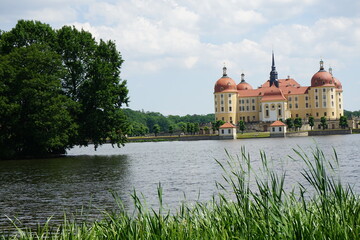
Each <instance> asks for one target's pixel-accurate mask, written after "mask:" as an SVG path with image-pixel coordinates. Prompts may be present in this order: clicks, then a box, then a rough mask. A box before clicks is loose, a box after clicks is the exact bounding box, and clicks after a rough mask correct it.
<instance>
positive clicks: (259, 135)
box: [236, 132, 270, 139]
mask: <svg viewBox="0 0 360 240" xmlns="http://www.w3.org/2000/svg"><path fill="white" fill-rule="evenodd" d="M266 137H270V132H244V133H238V134H237V135H236V138H237V139H242V138H266Z"/></svg>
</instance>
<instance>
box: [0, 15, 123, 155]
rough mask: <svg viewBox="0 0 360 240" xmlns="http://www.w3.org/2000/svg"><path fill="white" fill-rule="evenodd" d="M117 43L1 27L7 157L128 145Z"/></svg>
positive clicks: (1, 131)
mask: <svg viewBox="0 0 360 240" xmlns="http://www.w3.org/2000/svg"><path fill="white" fill-rule="evenodd" d="M122 62H123V60H122V57H121V55H120V53H119V52H118V51H117V49H116V46H115V43H114V42H113V41H103V40H101V39H100V41H96V40H95V39H94V37H93V36H92V35H91V34H90V33H89V32H86V31H84V30H81V31H80V30H77V29H76V28H75V27H69V26H64V27H62V28H61V29H58V30H54V29H53V28H51V27H50V26H49V25H48V24H44V23H41V22H38V21H25V20H20V21H18V23H17V24H16V26H15V27H14V28H13V29H11V30H10V31H7V32H5V31H1V30H0V159H4V158H20V157H34V156H41V157H42V156H47V155H49V154H62V153H65V151H66V149H68V148H71V147H72V146H74V145H82V146H84V145H87V144H88V143H89V142H92V143H94V145H95V147H97V146H98V145H101V144H103V143H105V142H108V141H110V142H111V143H113V144H118V145H121V144H123V143H124V142H125V141H126V133H127V129H128V122H127V120H126V115H124V114H123V112H122V110H121V107H122V106H123V105H127V103H128V89H127V86H126V81H124V80H121V79H120V67H121V65H122Z"/></svg>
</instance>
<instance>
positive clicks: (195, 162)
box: [0, 134, 360, 230]
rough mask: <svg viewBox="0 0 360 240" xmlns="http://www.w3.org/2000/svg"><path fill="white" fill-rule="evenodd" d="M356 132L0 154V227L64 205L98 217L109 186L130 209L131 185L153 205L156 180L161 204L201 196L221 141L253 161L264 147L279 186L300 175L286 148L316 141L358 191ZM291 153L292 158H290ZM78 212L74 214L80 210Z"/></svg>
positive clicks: (63, 209)
mask: <svg viewBox="0 0 360 240" xmlns="http://www.w3.org/2000/svg"><path fill="white" fill-rule="evenodd" d="M359 143H360V134H353V135H340V136H326V137H314V138H310V137H297V138H285V139H282V138H279V139H270V138H267V139H247V140H223V141H194V142H155V143H129V144H127V145H126V146H125V147H123V148H113V147H112V146H111V145H104V146H102V147H100V148H98V149H97V151H94V149H93V147H92V146H90V147H86V148H77V147H76V148H74V149H71V150H70V151H69V152H68V156H67V157H63V158H57V159H40V160H39V159H33V160H16V161H0V230H1V229H2V230H4V229H9V228H10V226H11V225H10V221H9V220H8V219H7V217H6V216H8V217H10V218H14V217H17V218H18V219H19V220H20V221H21V222H22V223H24V224H26V225H28V226H34V224H36V223H38V222H39V223H44V222H45V221H46V220H47V218H49V217H51V216H52V217H53V220H52V221H53V222H54V223H56V222H58V221H60V220H61V219H62V216H63V214H64V213H66V214H67V215H70V216H71V215H73V214H74V215H76V216H78V218H80V219H88V220H94V219H98V218H101V211H102V210H104V209H106V210H114V209H116V206H115V202H114V199H113V197H112V194H111V192H112V191H113V192H116V193H117V194H118V195H119V196H120V198H121V199H122V201H123V203H124V205H125V207H126V209H128V210H129V211H131V209H132V200H131V194H132V193H133V191H134V189H136V191H137V192H138V193H140V192H141V193H142V194H143V195H144V196H145V197H146V200H147V202H148V204H149V205H150V206H153V207H156V206H157V186H158V184H159V183H161V184H162V187H163V193H164V194H163V196H164V197H163V198H164V202H165V205H166V206H167V207H169V208H172V209H175V208H176V207H177V206H178V205H179V203H180V202H182V201H183V200H184V199H185V198H186V200H187V201H190V202H191V201H195V200H197V199H198V200H201V201H207V200H210V199H211V197H212V195H213V194H214V193H216V192H217V189H216V186H215V182H216V181H221V180H222V174H223V172H222V170H221V169H220V167H219V166H218V164H217V163H216V162H215V160H214V159H217V160H219V161H220V162H225V161H226V159H227V157H226V154H225V149H226V150H227V151H228V152H229V153H230V154H231V155H236V154H239V153H240V149H241V147H242V146H244V147H245V148H246V150H247V151H248V152H249V153H250V155H251V161H252V166H253V167H255V168H258V167H259V166H260V154H259V151H260V150H264V151H265V153H266V155H267V158H268V159H271V161H270V163H271V164H270V165H271V166H272V167H273V168H274V169H279V170H286V172H287V176H286V178H287V181H286V182H287V188H288V189H290V188H291V187H293V186H294V185H295V183H296V182H298V181H302V178H301V175H300V173H299V171H301V169H302V167H303V164H302V162H301V161H300V160H292V159H290V158H289V157H288V155H291V156H294V157H295V154H294V152H293V151H292V149H293V148H297V149H298V146H300V147H301V148H302V149H303V150H304V151H306V152H307V153H310V152H311V148H313V147H315V145H318V146H319V147H320V148H321V149H322V150H323V151H324V152H325V154H326V155H328V156H333V154H332V147H334V148H335V149H336V151H337V153H338V157H339V159H340V172H341V177H342V179H343V181H344V182H347V183H349V184H351V185H352V186H353V187H354V190H355V191H356V192H357V193H360V184H359V183H358V182H359V180H360V177H359V173H360V154H359V150H360V147H359ZM297 159H299V158H297ZM81 212H82V215H81Z"/></svg>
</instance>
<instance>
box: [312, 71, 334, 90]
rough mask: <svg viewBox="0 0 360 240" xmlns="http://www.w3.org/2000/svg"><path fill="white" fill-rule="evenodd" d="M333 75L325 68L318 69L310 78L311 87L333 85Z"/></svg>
mask: <svg viewBox="0 0 360 240" xmlns="http://www.w3.org/2000/svg"><path fill="white" fill-rule="evenodd" d="M334 82H335V81H334V78H333V76H332V75H331V74H330V73H328V72H327V71H325V70H320V71H318V72H317V73H315V74H314V76H313V77H312V78H311V87H321V86H335V83H334Z"/></svg>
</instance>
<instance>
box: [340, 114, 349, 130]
mask: <svg viewBox="0 0 360 240" xmlns="http://www.w3.org/2000/svg"><path fill="white" fill-rule="evenodd" d="M339 125H340V127H341V128H343V129H344V128H346V127H348V126H349V125H348V122H347V117H346V116H341V117H340V119H339Z"/></svg>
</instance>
